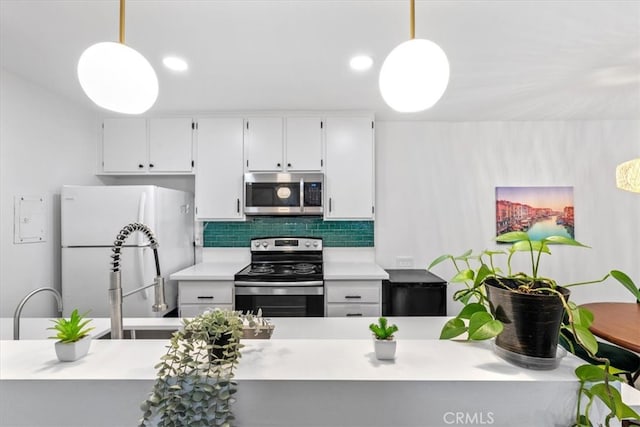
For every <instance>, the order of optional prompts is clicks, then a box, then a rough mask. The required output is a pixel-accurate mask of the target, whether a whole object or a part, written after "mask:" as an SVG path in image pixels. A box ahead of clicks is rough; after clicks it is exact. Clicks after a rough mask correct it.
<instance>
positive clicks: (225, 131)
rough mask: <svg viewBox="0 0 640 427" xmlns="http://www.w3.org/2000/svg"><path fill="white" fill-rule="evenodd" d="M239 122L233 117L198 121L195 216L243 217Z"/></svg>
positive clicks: (221, 218)
mask: <svg viewBox="0 0 640 427" xmlns="http://www.w3.org/2000/svg"><path fill="white" fill-rule="evenodd" d="M242 124H243V121H242V119H241V118H233V117H231V118H207V119H200V120H198V133H197V150H198V159H197V168H196V177H195V193H196V194H195V198H196V219H210V220H229V219H231V220H234V219H235V220H237V219H242V218H244V216H243V214H242V194H243V191H242V186H243V165H242V141H243V139H242V138H243V128H242Z"/></svg>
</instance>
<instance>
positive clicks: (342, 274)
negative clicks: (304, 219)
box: [170, 261, 389, 280]
mask: <svg viewBox="0 0 640 427" xmlns="http://www.w3.org/2000/svg"><path fill="white" fill-rule="evenodd" d="M246 265H247V264H246V263H243V262H220V263H218V262H203V263H199V264H196V265H193V266H191V267H187V268H185V269H184V270H180V271H177V272H175V273H173V274H171V276H170V278H171V280H233V278H234V275H235V274H236V273H237V272H238V271H240V270H242V269H243V268H244V267H245V266H246ZM388 278H389V275H388V274H387V272H386V271H384V269H383V268H382V267H380V266H379V265H378V264H375V263H373V262H330V261H325V262H324V279H325V280H384V279H388Z"/></svg>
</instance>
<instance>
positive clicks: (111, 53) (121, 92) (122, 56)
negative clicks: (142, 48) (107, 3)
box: [78, 0, 158, 114]
mask: <svg viewBox="0 0 640 427" xmlns="http://www.w3.org/2000/svg"><path fill="white" fill-rule="evenodd" d="M124 15H125V0H120V41H119V43H116V42H102V43H96V44H94V45H92V46H90V47H88V48H87V49H86V50H85V51H84V52H83V53H82V55H81V56H80V60H79V61H78V80H80V86H82V89H83V90H84V92H85V93H86V94H87V96H88V97H89V98H90V99H91V100H92V101H93V102H95V103H96V104H97V105H98V106H99V107H102V108H105V109H107V110H111V111H115V112H118V113H125V114H141V113H144V112H145V111H147V110H148V109H149V108H151V106H152V105H153V104H154V103H155V102H156V99H157V98H158V77H157V76H156V73H155V71H154V70H153V67H152V66H151V64H150V63H149V61H147V60H146V58H145V57H144V56H142V55H141V54H140V53H139V52H138V51H136V50H135V49H132V48H130V47H128V46H127V45H125V44H124Z"/></svg>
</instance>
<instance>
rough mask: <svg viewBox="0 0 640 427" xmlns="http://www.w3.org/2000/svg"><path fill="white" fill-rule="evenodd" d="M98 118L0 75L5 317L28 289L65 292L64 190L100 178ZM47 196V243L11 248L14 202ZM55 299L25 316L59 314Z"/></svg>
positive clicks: (45, 297)
mask: <svg viewBox="0 0 640 427" xmlns="http://www.w3.org/2000/svg"><path fill="white" fill-rule="evenodd" d="M97 126H98V122H97V116H96V114H95V113H94V112H91V111H87V110H84V109H82V108H80V107H78V106H76V105H74V104H72V103H71V102H69V101H68V100H66V99H65V98H64V97H62V96H60V95H58V94H55V93H52V92H49V91H47V90H46V89H43V88H42V87H39V86H37V85H34V84H32V83H30V82H28V81H26V80H24V79H22V78H21V77H18V76H16V75H15V74H12V73H10V72H8V71H6V70H4V69H2V71H1V74H0V200H1V203H0V205H1V207H0V231H1V234H2V239H1V242H0V317H11V316H13V312H14V310H15V308H16V306H17V304H18V302H19V301H20V300H21V299H22V297H24V296H25V295H26V294H27V293H28V292H29V291H30V290H32V289H35V288H38V287H41V286H52V287H55V288H57V289H58V290H60V186H61V185H63V184H101V183H102V182H101V181H100V180H99V179H98V178H96V177H95V175H94V174H95V165H96V145H97V144H96V138H97V130H98V127H97ZM15 195H43V196H45V200H46V228H47V239H46V242H43V243H28V244H14V243H13V209H14V208H13V197H14V196H15ZM54 307H55V300H54V299H53V295H51V294H38V295H36V296H34V297H33V298H32V299H31V300H30V301H29V304H28V305H27V306H25V309H24V311H23V314H24V315H27V316H29V315H31V316H50V315H54V314H55V310H54Z"/></svg>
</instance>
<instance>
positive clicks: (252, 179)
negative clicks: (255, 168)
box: [244, 172, 324, 215]
mask: <svg viewBox="0 0 640 427" xmlns="http://www.w3.org/2000/svg"><path fill="white" fill-rule="evenodd" d="M244 186H245V191H244V194H245V203H244V213H245V214H246V215H322V212H323V209H322V198H323V196H322V191H323V186H324V175H323V174H321V173H271V172H263V173H247V174H245V175H244Z"/></svg>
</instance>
